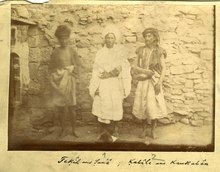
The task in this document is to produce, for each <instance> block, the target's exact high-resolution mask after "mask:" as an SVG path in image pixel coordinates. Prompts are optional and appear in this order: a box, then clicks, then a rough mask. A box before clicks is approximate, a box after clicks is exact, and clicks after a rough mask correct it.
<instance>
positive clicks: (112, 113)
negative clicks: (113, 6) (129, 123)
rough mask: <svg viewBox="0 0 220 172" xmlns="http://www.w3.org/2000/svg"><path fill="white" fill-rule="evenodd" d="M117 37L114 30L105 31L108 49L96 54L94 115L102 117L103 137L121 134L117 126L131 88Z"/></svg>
mask: <svg viewBox="0 0 220 172" xmlns="http://www.w3.org/2000/svg"><path fill="white" fill-rule="evenodd" d="M117 33H118V32H116V29H115V28H112V26H111V27H109V28H108V29H106V30H104V37H105V45H104V46H103V48H101V49H100V50H99V51H98V52H97V54H96V58H95V62H94V66H93V73H92V79H91V82H90V86H89V91H90V95H91V96H92V97H93V99H94V102H93V107H92V113H93V115H95V116H97V117H98V121H99V122H100V124H101V126H102V134H109V135H114V134H113V133H115V135H117V134H118V133H117V128H118V127H117V122H118V121H120V120H121V119H122V118H123V99H124V98H125V97H127V96H128V95H129V93H130V88H131V76H130V64H129V62H128V61H127V56H126V51H124V48H123V47H122V46H119V45H116V44H115V43H116V38H117V37H116V36H117ZM109 124H113V130H112V129H109V127H110V125H109ZM102 134H101V135H102ZM113 138H114V137H113ZM113 140H114V139H113Z"/></svg>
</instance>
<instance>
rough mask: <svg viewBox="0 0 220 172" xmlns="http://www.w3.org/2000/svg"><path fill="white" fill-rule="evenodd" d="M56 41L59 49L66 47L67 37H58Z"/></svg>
mask: <svg viewBox="0 0 220 172" xmlns="http://www.w3.org/2000/svg"><path fill="white" fill-rule="evenodd" d="M58 40H59V42H60V45H61V47H66V46H67V45H68V44H69V36H60V37H59V38H58Z"/></svg>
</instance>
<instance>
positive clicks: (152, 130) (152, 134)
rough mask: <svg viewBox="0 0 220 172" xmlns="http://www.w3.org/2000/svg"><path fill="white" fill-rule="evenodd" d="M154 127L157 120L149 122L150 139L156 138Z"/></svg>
mask: <svg viewBox="0 0 220 172" xmlns="http://www.w3.org/2000/svg"><path fill="white" fill-rule="evenodd" d="M156 126H157V119H154V120H152V121H151V137H152V138H153V139H156V138H157V136H156V134H155V128H156Z"/></svg>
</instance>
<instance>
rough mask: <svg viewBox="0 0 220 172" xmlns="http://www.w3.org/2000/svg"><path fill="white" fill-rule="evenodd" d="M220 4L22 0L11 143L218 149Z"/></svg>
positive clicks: (16, 20)
mask: <svg viewBox="0 0 220 172" xmlns="http://www.w3.org/2000/svg"><path fill="white" fill-rule="evenodd" d="M215 23H216V20H215V6H214V5H177V4H170V5H168V4H108V5H105V4H59V5H58V4H41V5H39V4H12V5H11V31H10V32H11V33H10V34H11V38H10V40H11V42H10V79H9V80H10V81H9V108H8V150H23V151H26V150H29V151H33V150H46V151H64V150H87V151H170V152H172V151H187V152H190V151H192V152H213V151H214V142H215V65H216V64H215V56H216V54H215V44H216V42H215V36H216V30H215Z"/></svg>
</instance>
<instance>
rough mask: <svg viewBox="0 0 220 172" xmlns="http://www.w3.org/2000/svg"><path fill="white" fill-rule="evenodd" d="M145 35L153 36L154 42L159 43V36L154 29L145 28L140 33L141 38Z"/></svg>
mask: <svg viewBox="0 0 220 172" xmlns="http://www.w3.org/2000/svg"><path fill="white" fill-rule="evenodd" d="M147 33H151V34H153V35H154V37H155V39H156V42H158V43H159V42H160V36H159V34H158V30H157V29H155V28H147V29H145V30H144V31H143V32H142V35H143V37H144V36H145V35H146V34H147Z"/></svg>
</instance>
